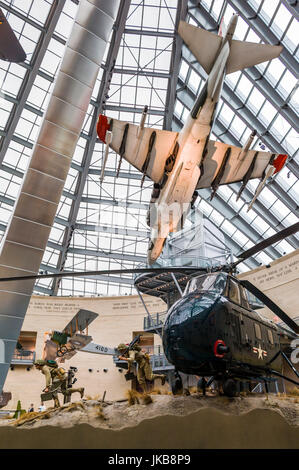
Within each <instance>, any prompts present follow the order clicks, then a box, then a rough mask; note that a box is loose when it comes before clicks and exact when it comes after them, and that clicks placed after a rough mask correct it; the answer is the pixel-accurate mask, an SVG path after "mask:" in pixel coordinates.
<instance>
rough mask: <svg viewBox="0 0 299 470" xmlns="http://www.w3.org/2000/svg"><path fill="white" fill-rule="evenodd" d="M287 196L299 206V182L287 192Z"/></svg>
mask: <svg viewBox="0 0 299 470" xmlns="http://www.w3.org/2000/svg"><path fill="white" fill-rule="evenodd" d="M289 195H290V196H291V197H292V198H293V199H294V201H295V202H296V203H297V204H299V181H297V182H296V183H295V184H294V185H293V186H292V188H291V189H290V191H289Z"/></svg>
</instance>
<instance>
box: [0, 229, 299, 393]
mask: <svg viewBox="0 0 299 470" xmlns="http://www.w3.org/2000/svg"><path fill="white" fill-rule="evenodd" d="M298 231H299V222H297V223H295V224H293V225H291V226H290V227H287V228H285V229H284V230H282V231H280V232H278V233H276V234H275V235H273V236H271V237H269V238H268V239H266V240H263V241H262V242H260V243H257V244H256V245H254V246H253V247H252V248H250V249H249V250H246V251H244V252H243V253H241V254H240V255H239V256H238V260H237V261H235V262H233V263H231V264H228V265H223V266H219V267H218V268H216V267H214V268H213V270H211V271H210V272H208V273H206V274H203V275H200V276H196V277H194V278H193V279H191V280H190V281H189V283H188V284H187V286H186V289H185V292H184V294H183V296H182V298H181V299H179V300H178V301H177V302H176V303H174V304H173V305H172V306H171V308H170V310H169V312H168V315H167V318H166V321H165V324H164V327H163V332H162V340H163V347H164V352H165V355H166V357H167V359H168V360H169V362H170V363H171V364H173V365H174V366H175V369H176V375H175V380H174V382H173V384H172V391H173V392H174V393H179V392H180V390H181V389H182V380H181V378H180V375H179V372H183V373H187V374H195V375H198V376H201V377H203V380H202V381H201V384H202V387H203V389H205V386H206V385H209V384H210V383H212V382H213V381H216V382H217V383H218V385H220V388H222V391H223V393H225V394H226V395H228V396H235V395H236V394H237V392H238V390H237V389H238V387H237V381H239V382H241V383H243V382H244V381H251V380H252V381H262V380H264V381H265V385H266V384H267V381H269V380H270V379H271V377H272V376H275V377H281V378H283V379H285V380H288V381H290V382H292V383H294V384H295V385H299V381H298V382H296V381H294V380H293V379H290V378H289V377H286V376H285V375H283V373H282V359H285V361H286V362H287V363H288V364H289V366H290V367H291V369H292V370H293V372H294V373H295V375H296V376H297V377H298V379H299V373H298V372H297V370H296V369H295V368H294V367H293V365H292V363H291V362H290V360H289V358H288V356H289V355H290V351H291V342H292V341H293V340H295V339H296V340H298V338H299V336H298V335H299V325H297V324H296V323H295V321H294V320H292V319H291V318H290V317H289V316H288V315H287V314H286V313H285V312H283V310H282V309H281V308H280V307H279V306H278V305H276V304H275V303H274V302H273V301H272V300H271V299H270V298H269V297H267V296H266V295H265V294H264V293H263V292H261V291H260V290H259V289H258V288H257V287H256V286H254V285H253V284H251V283H250V282H249V281H246V280H242V281H240V280H238V279H237V278H236V277H235V276H234V275H233V273H235V271H236V267H237V265H238V264H239V263H241V262H243V261H244V260H246V259H247V258H249V257H251V256H253V255H255V254H256V253H258V252H259V251H261V250H264V249H265V248H267V247H268V246H271V245H273V244H274V243H278V242H279V241H280V240H283V239H285V238H286V237H288V236H290V235H292V234H294V233H296V232H298ZM183 269H184V271H185V272H188V273H190V274H192V273H193V274H194V273H195V272H198V268H194V267H193V268H192V267H184V268H183ZM181 270H182V268H178V267H175V268H174V267H164V268H140V269H139V268H135V269H118V270H110V271H109V270H105V271H85V272H60V273H56V274H42V275H30V276H18V277H8V278H0V283H1V282H8V281H16V280H26V279H27V280H29V279H45V278H56V277H58V278H60V277H77V276H80V277H82V276H97V275H106V274H122V273H126V274H128V273H134V274H137V273H139V274H141V276H138V277H136V278H135V284H136V285H138V282H139V281H141V282H142V280H144V277H143V276H142V275H146V274H148V273H159V274H160V273H170V272H174V273H175V272H180V271H181ZM282 295H283V294H282ZM252 296H254V297H255V298H257V299H259V300H260V302H262V303H263V304H264V305H266V306H267V307H268V308H269V309H270V310H271V311H272V312H274V314H275V315H276V316H277V317H279V318H280V319H281V320H282V321H283V322H284V323H285V324H286V325H287V327H288V328H285V327H282V326H279V325H276V324H275V323H274V322H272V321H269V320H268V319H266V318H264V317H262V316H261V315H260V314H259V313H257V312H256V311H255V308H256V305H254V303H253V302H252ZM80 312H85V313H84V315H83V317H82V318H80ZM96 316H97V314H95V313H93V312H89V311H84V310H83V311H82V310H80V311H79V312H78V313H77V315H76V316H75V317H74V318H73V319H72V320H71V322H70V323H69V324H68V325H67V327H66V328H65V329H64V330H63V332H60V335H63V334H66V338H65V339H64V340H61V341H60V343H59V344H60V348H59V349H60V353H61V354H62V356H64V357H65V358H69V356H68V355H69V354H71V355H73V354H75V353H76V351H77V350H81V351H84V352H91V353H95V354H109V355H112V356H113V355H117V349H116V348H108V347H106V346H102V345H97V344H94V343H90V341H91V337H90V336H88V335H84V341H83V342H84V346H83V347H81V346H82V344H83V343H82V342H81V341H78V343H77V344H76V342H75V341H72V342H71V340H73V339H74V333H75V332H76V331H78V330H79V331H83V330H84V329H85V328H86V325H87V326H88V324H89V323H90V322H91V321H92V320H93V319H94V318H96ZM76 317H77V318H76ZM81 320H82V321H81ZM53 336H54V335H53ZM53 336H52V338H53ZM54 339H55V336H54ZM66 339H67V340H68V342H65V341H66ZM69 343H70V344H71V348H72V350H70V351H67V350H64V349H61V346H62V347H66V348H68V346H67V345H68V344H69ZM56 351H57V348H56ZM50 359H52V357H50ZM204 377H210V379H209V381H208V382H207V383H205V380H204Z"/></svg>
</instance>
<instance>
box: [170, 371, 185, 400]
mask: <svg viewBox="0 0 299 470" xmlns="http://www.w3.org/2000/svg"><path fill="white" fill-rule="evenodd" d="M171 391H172V393H173V395H182V394H183V382H182V379H181V376H180V374H179V373H178V372H176V373H175V375H174V379H173V380H172V382H171Z"/></svg>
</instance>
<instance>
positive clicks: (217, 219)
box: [209, 209, 224, 227]
mask: <svg viewBox="0 0 299 470" xmlns="http://www.w3.org/2000/svg"><path fill="white" fill-rule="evenodd" d="M209 219H210V220H211V221H212V222H214V223H215V224H216V225H217V227H219V226H220V225H221V224H222V223H223V221H224V217H223V215H221V214H220V213H219V212H218V211H216V209H214V210H213V211H212V212H211V214H210V217H209Z"/></svg>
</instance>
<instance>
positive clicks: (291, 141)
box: [282, 126, 299, 155]
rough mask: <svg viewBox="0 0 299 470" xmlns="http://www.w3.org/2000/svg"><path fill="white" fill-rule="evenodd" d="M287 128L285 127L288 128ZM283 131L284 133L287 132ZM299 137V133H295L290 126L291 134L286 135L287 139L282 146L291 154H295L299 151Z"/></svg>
mask: <svg viewBox="0 0 299 470" xmlns="http://www.w3.org/2000/svg"><path fill="white" fill-rule="evenodd" d="M286 127H287V126H285V128H286ZM285 128H284V129H283V131H284V130H285ZM298 139H299V135H298V132H296V131H295V129H293V128H292V127H291V126H289V132H288V133H287V134H286V136H285V139H284V140H283V142H282V144H283V146H284V147H285V148H286V150H287V152H288V153H289V154H291V155H292V154H293V153H295V152H297V151H298V143H299V141H298Z"/></svg>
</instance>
